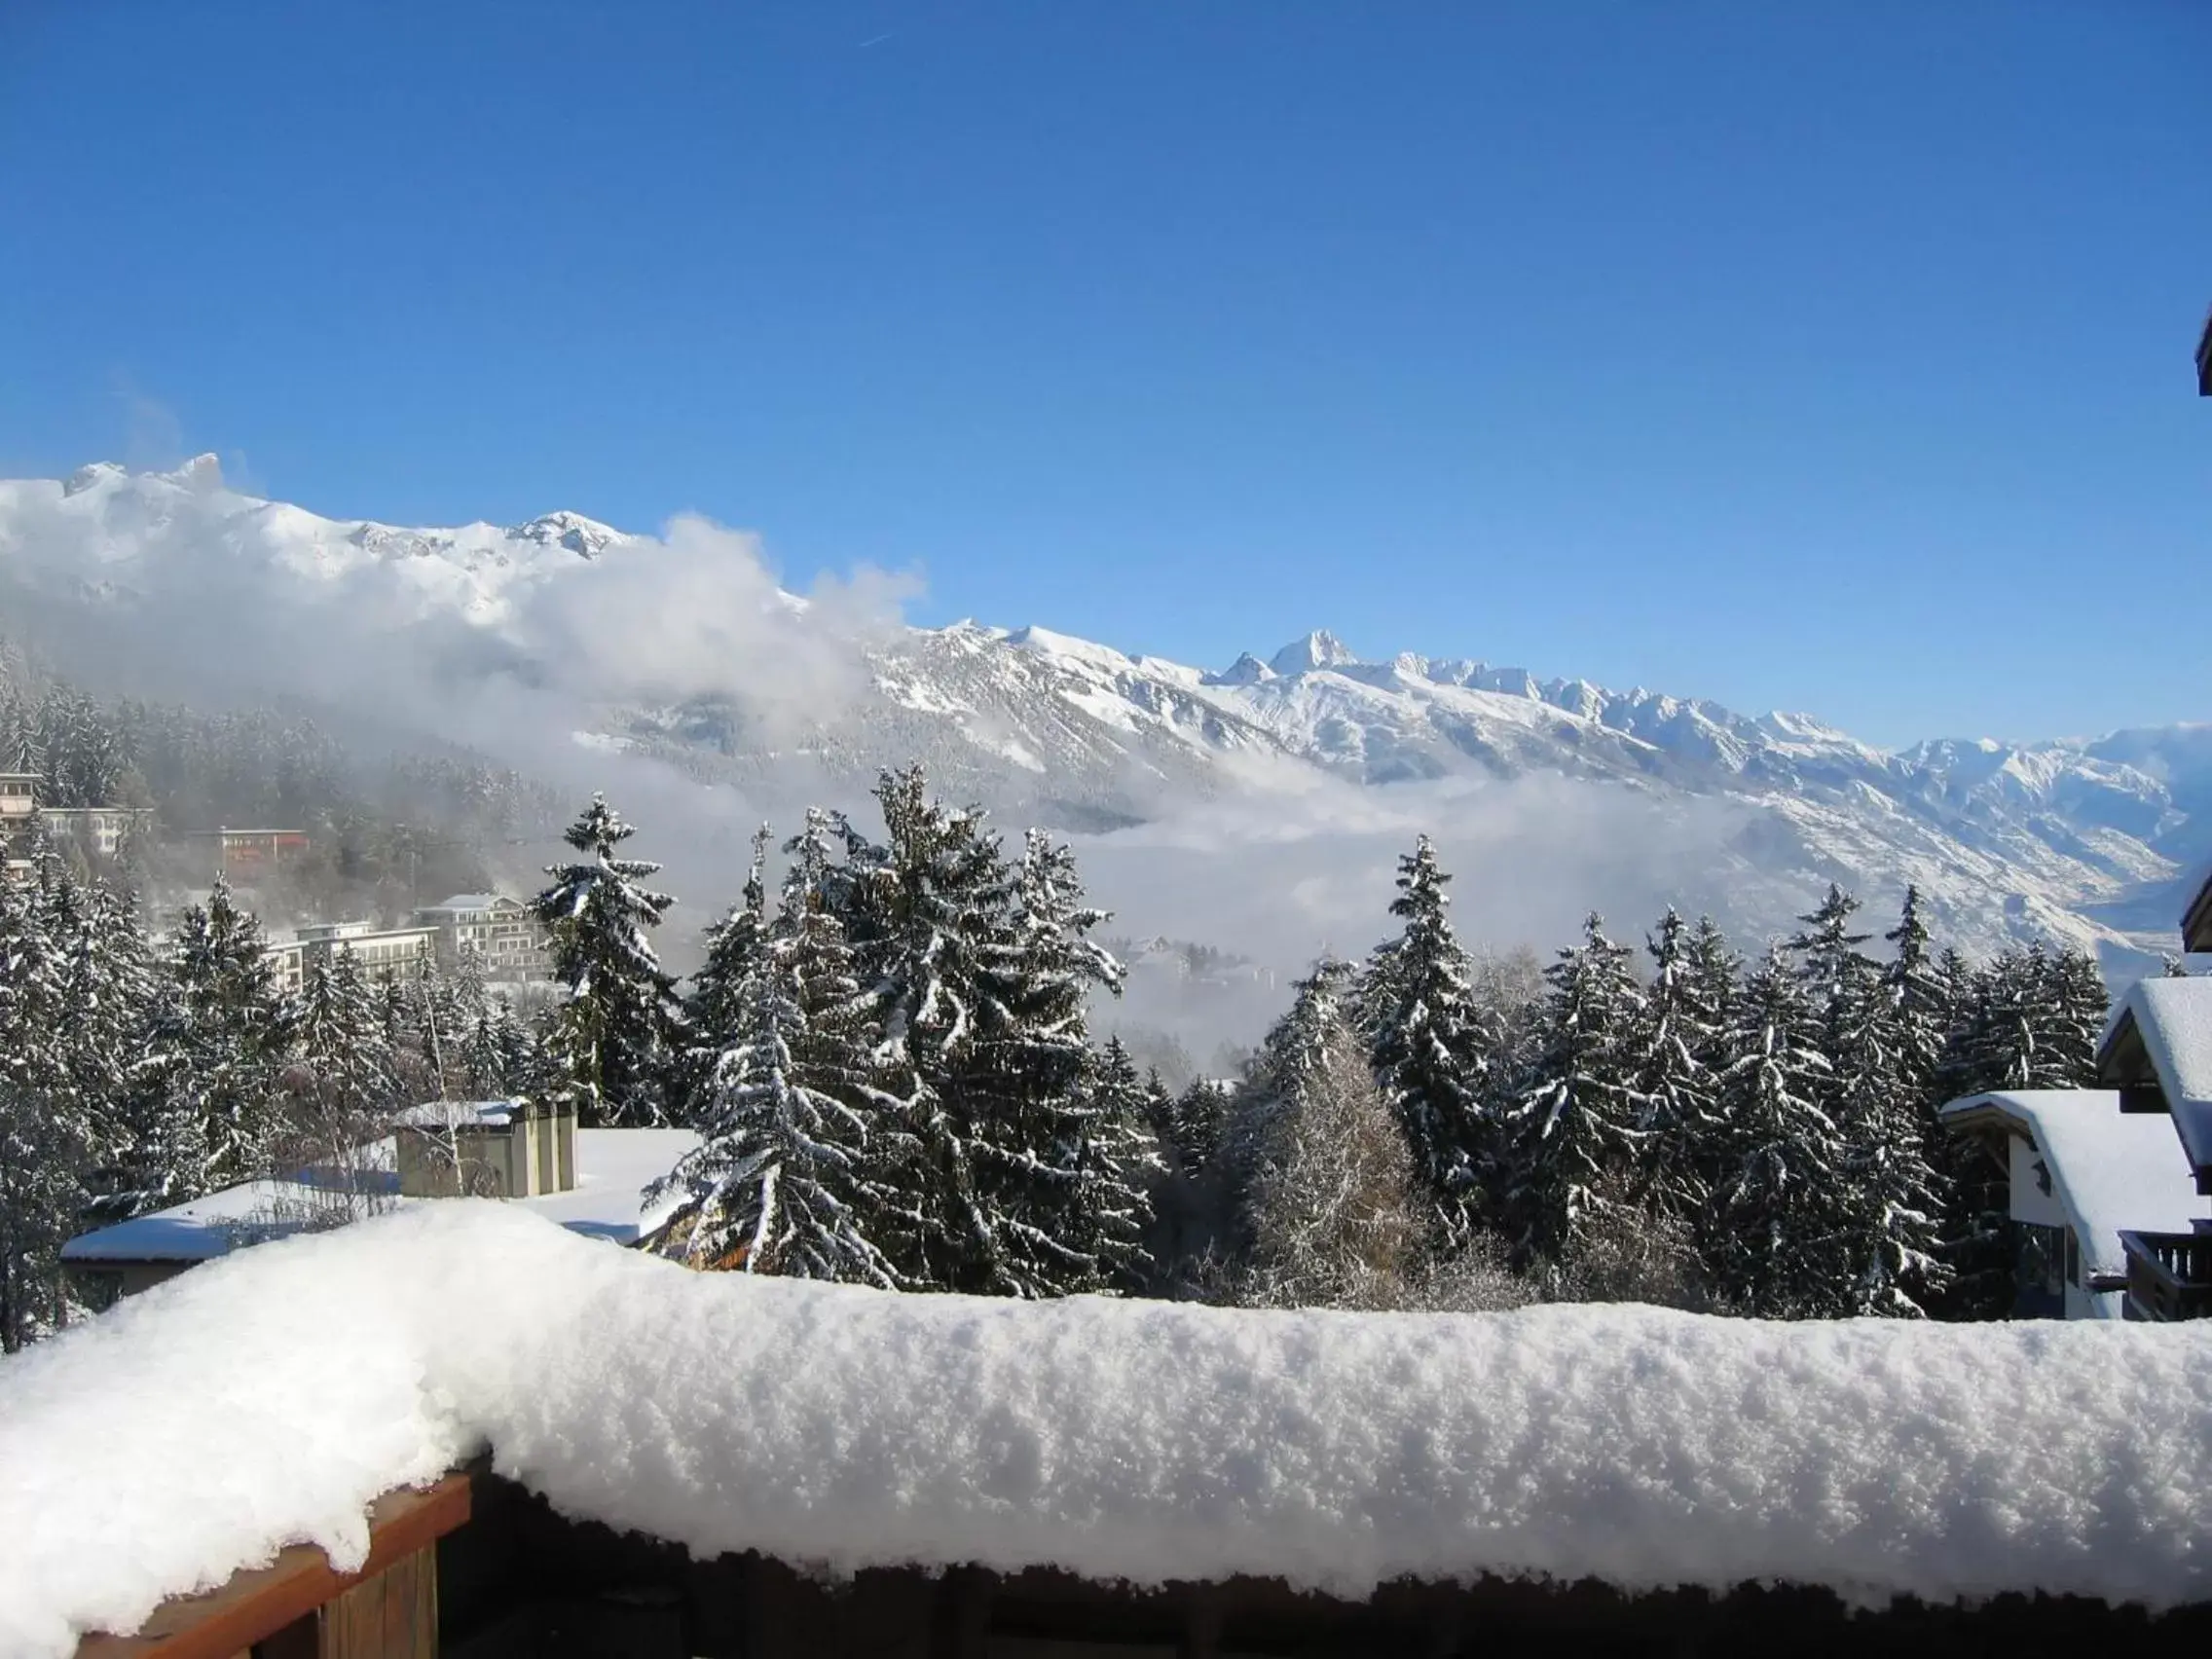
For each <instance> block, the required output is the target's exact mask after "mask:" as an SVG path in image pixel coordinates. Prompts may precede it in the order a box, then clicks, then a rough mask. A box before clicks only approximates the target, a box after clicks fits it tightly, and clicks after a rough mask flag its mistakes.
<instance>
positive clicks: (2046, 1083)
mask: <svg viewBox="0 0 2212 1659" xmlns="http://www.w3.org/2000/svg"><path fill="white" fill-rule="evenodd" d="M1960 1002H1961V1005H1962V1006H1961V1010H1960V1019H1959V1021H1958V1023H1957V1025H1956V1027H1955V1028H1954V1031H1953V1034H1952V1040H1951V1048H1952V1051H1953V1052H1952V1053H1951V1055H1950V1056H1949V1059H1948V1063H1947V1065H1946V1068H1945V1071H1946V1076H1945V1087H1946V1088H1949V1089H1951V1090H1952V1093H1953V1096H1954V1097H1956V1096H1957V1095H1965V1094H1977V1093H1980V1092H1982V1091H1983V1090H1985V1089H2008V1088H2086V1087H2088V1086H2089V1085H2090V1084H2091V1083H2092V1082H2094V1080H2095V1077H2096V1044H2097V1038H2098V1036H2099V1035H2100V1033H2101V1031H2102V1028H2103V1024H2104V1010H2105V1007H2106V1001H2105V992H2104V983H2103V980H2102V979H2101V978H2100V977H2099V976H2098V974H2097V967H2096V963H2095V962H2094V961H2093V960H2091V959H2090V958H2089V957H2088V956H2086V955H2084V954H2083V953H2082V952H2079V951H2067V950H2053V948H2052V947H2051V946H2050V945H2048V944H2046V942H2045V941H2044V940H2036V941H2035V942H2033V943H2032V944H2030V945H2028V946H2027V947H2026V948H2025V949H2021V948H2018V947H2014V948H2012V949H2009V950H2006V951H2003V952H2000V953H1999V954H1998V955H1997V956H1995V957H1993V958H1991V959H1990V960H1989V961H1987V962H1985V963H1983V964H1982V965H1981V966H1980V968H1979V969H1978V970H1976V971H1975V972H1974V974H1973V975H1972V981H1971V986H1970V988H1969V990H1968V993H1967V994H1966V995H1965V996H1963V997H1962V998H1961V999H1960Z"/></svg>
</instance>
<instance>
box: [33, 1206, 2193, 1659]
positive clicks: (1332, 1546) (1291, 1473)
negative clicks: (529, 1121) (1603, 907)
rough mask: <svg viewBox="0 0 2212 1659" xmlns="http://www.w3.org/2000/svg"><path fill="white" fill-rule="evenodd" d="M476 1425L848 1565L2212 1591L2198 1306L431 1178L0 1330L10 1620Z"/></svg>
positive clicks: (596, 1483)
mask: <svg viewBox="0 0 2212 1659" xmlns="http://www.w3.org/2000/svg"><path fill="white" fill-rule="evenodd" d="M487 1444H489V1445H490V1446H491V1448H492V1449H493V1451H494V1453H495V1456H496V1459H497V1463H498V1467H499V1469H500V1470H501V1471H502V1472H504V1473H506V1474H509V1475H512V1476H514V1477H515V1478H517V1479H519V1480H521V1481H523V1482H526V1483H527V1484H529V1485H530V1486H532V1487H535V1488H536V1489H537V1490H538V1491H540V1492H542V1493H545V1494H546V1495H547V1496H548V1497H549V1498H550V1499H551V1500H552V1501H553V1503H554V1504H555V1505H557V1506H558V1507H559V1508H561V1509H562V1510H564V1511H566V1512H568V1513H571V1514H573V1515H580V1516H590V1517H596V1518H598V1519H600V1520H603V1521H608V1522H610V1523H613V1524H615V1525H617V1526H624V1527H635V1528H639V1529H643V1530H646V1531H650V1532H654V1533H657V1534H660V1535H661V1536H664V1537H668V1538H673V1539H678V1540H681V1541H682V1542H684V1543H686V1544H689V1545H690V1546H692V1548H693V1549H695V1550H698V1551H703V1552H712V1551H720V1550H732V1549H744V1548H758V1549H762V1550H766V1551H770V1552H772V1553H774V1554H777V1555H780V1556H783V1557H785V1558H787V1559H790V1560H793V1561H798V1562H813V1563H821V1564H825V1565H827V1566H829V1567H832V1568H838V1569H851V1568H858V1567H866V1566H870V1565H878V1564H880V1565H891V1564H900V1563H921V1564H950V1563H959V1562H977V1563H980V1564H983V1565H986V1566H989V1567H999V1568H1005V1569H1014V1568H1019V1567H1025V1566H1031V1565H1036V1564H1043V1563H1051V1564H1057V1565H1060V1566H1064V1567H1072V1568H1074V1569H1076V1570H1078V1571H1082V1572H1085V1573H1088V1574H1091V1575H1093V1576H1099V1577H1107V1578H1112V1577H1127V1578H1130V1579H1135V1580H1139V1581H1161V1580H1166V1579H1174V1578H1205V1577H1217V1576H1225V1575H1228V1574H1233V1573H1239V1572H1250V1573H1261V1574H1274V1575H1279V1576H1281V1577H1284V1578H1286V1579H1288V1580H1290V1581H1291V1582H1292V1583H1294V1584H1297V1585H1301V1586H1309V1587H1312V1588H1317V1589H1321V1590H1325V1591H1330V1592H1334V1593H1336V1594H1339V1595H1344V1596H1351V1597H1357V1596H1362V1595H1364V1594H1366V1593H1367V1592H1368V1591H1369V1590H1370V1589H1371V1588H1372V1587H1373V1586H1375V1585H1376V1584H1377V1583H1378V1582H1380V1581H1383V1580H1387V1579H1390V1578H1393V1577H1397V1576H1400V1575H1405V1574H1414V1575H1419V1576H1425V1577H1436V1578H1453V1577H1465V1576H1470V1575H1473V1574H1476V1573H1480V1572H1485V1571H1489V1572H1499V1573H1549V1574H1554V1575H1557V1576H1560V1577H1563V1578H1575V1577H1581V1576H1585V1575H1595V1576H1598V1577H1601V1578H1604V1579H1608V1580H1610V1581H1612V1582H1613V1583H1615V1584H1618V1585H1622V1586H1625V1587H1631V1588H1641V1587H1656V1586H1666V1585H1676V1584H1702V1585H1708V1586H1714V1587H1724V1586H1728V1585H1731V1584H1735V1583H1739V1582H1742V1581H1745V1580H1751V1579H1786V1580H1798V1581H1805V1582H1812V1583H1820V1584H1826V1585H1831V1586H1834V1587H1835V1588H1836V1589H1838V1590H1840V1591H1842V1592H1843V1593H1844V1594H1846V1595H1849V1596H1852V1597H1854V1598H1858V1599H1862V1600H1869V1599H1871V1600H1880V1599H1883V1598H1886V1597H1887V1596H1888V1595H1890V1594H1893V1593H1912V1594H1917V1595H1919V1596H1922V1597H1927V1598H1931V1599H1948V1598H1955V1597H1973V1596H1978V1595H1982V1594H1986V1593H1990V1592H1995V1591H2001V1590H2009V1589H2018V1590H2026V1589H2036V1588H2041V1589H2045V1590H2049V1591H2054V1592H2076V1593H2081V1594H2085V1595H2091V1596H2101V1597H2105V1598H2107V1599H2109V1600H2112V1601H2115V1602H2121V1601H2139V1602H2143V1603H2146V1604H2150V1605H2152V1606H2154V1607H2164V1606H2169V1605H2173V1604H2180V1603H2184V1602H2190V1601H2195V1600H2203V1599H2205V1598H2206V1597H2207V1596H2208V1595H2212V1586H2208V1583H2207V1579H2208V1576H2212V1326H2188V1325H2182V1326H2124V1327H2116V1326H2113V1325H2108V1324H2102V1323H2098V1324H2090V1323H2080V1324H2038V1325H2014V1326H1987V1325H1985V1326H1978V1327H1959V1326H1953V1327H1941V1326H1933V1327H1932V1326H1926V1325H1906V1324H1895V1323H1884V1322H1878V1321H1860V1322H1851V1323H1842V1324H1830V1325H1816V1324H1807V1325H1781V1324H1761V1323H1751V1322H1731V1321H1723V1320H1718V1319H1708V1318H1699V1317H1694V1316H1690V1315H1687V1314H1678V1313H1670V1312H1665V1311H1660V1310H1656V1309H1632V1308H1602V1307H1587V1308H1545V1309H1528V1310H1524V1311H1521V1312H1516V1313H1506V1314H1484V1315H1413V1314H1382V1315H1375V1314H1333V1313H1268V1312H1233V1311H1223V1310H1217V1309H1198V1308H1191V1307H1183V1306H1172V1305H1164V1304H1146V1303H1117V1302H1111V1301H1105V1300H1093V1299H1083V1300H1077V1301H1073V1302H1067V1303H1060V1304H1053V1305H1021V1304H1014V1303H1007V1302H990V1301H978V1300H969V1299H962V1298H953V1297H924V1296H910V1297H907V1296H898V1295H892V1294H888V1293H879V1292H873V1291H867V1290H860V1289H848V1288H841V1287H826V1286H809V1285H805V1284H799V1283H791V1282H777V1281H765V1280H749V1279H746V1278H743V1277H739V1276H735V1275H723V1274H699V1273H692V1272H686V1271H684V1270H683V1269H681V1268H678V1267H675V1266H672V1265H669V1264H667V1263H663V1262H660V1261H656V1260H652V1259H649V1258H646V1257H643V1256H640V1255H638V1254H636V1253H634V1252H630V1251H625V1250H621V1249H618V1248H615V1247H613V1246H610V1245H608V1244H605V1243H601V1242H596V1241H593V1240H589V1239H585V1238H581V1237H578V1236H576V1235H572V1234H570V1233H567V1232H565V1231H563V1230H562V1229H560V1228H558V1227H555V1226H553V1225H551V1224H549V1223H547V1222H545V1221H543V1220H542V1219H540V1218H537V1217H535V1216H531V1215H528V1214H525V1213H522V1212H519V1211H517V1210H514V1209H512V1208H503V1207H500V1206H498V1205H495V1204H490V1203H480V1202H464V1201H458V1200H457V1201H454V1202H451V1203H446V1204H440V1205H426V1206H424V1207H423V1208H422V1209H420V1210H415V1211H409V1212H403V1213H400V1214H397V1215H392V1216H387V1217H384V1218H380V1219H378V1220H376V1221H371V1222H366V1223H363V1224H361V1225H359V1226H357V1227H353V1228H350V1229H348V1230H345V1231H342V1232H339V1233H335V1234H328V1235H318V1236H313V1237H304V1238H298V1239H293V1240H289V1241H285V1242H281V1243H276V1244H270V1245H265V1246H262V1247H260V1248H257V1249H253V1250H249V1251H244V1252H241V1253H240V1254H238V1255H235V1256H233V1257H231V1258H229V1259H227V1260H225V1261H222V1262H218V1263H215V1264H213V1265H211V1266H208V1267H205V1268H201V1269H198V1270H196V1271H194V1272H191V1273H189V1274H187V1275H185V1276H184V1277H182V1278H179V1279H177V1280H174V1281H172V1282H171V1283H169V1284H166V1285H163V1286H160V1287H159V1288H157V1289H155V1290H153V1291H150V1292H148V1293H147V1294H145V1295H144V1296H141V1297H139V1298H136V1299H134V1300H133V1301H132V1302H130V1303H129V1304H127V1305H125V1306H124V1307H122V1308H120V1309H117V1310H116V1311H114V1312H112V1313H110V1314H108V1315H105V1316H103V1317H102V1318H100V1319H98V1320H97V1321H95V1322H93V1323H92V1324H91V1325H90V1326H87V1327H84V1328H81V1329H79V1330H76V1331H74V1332H72V1333H69V1334H66V1335H64V1336H63V1337H61V1338H60V1339H58V1340H57V1341H55V1342H53V1343H51V1344H49V1345H46V1346H43V1347H41V1348H38V1349H34V1350H32V1351H30V1352H27V1353H25V1354H22V1355H19V1356H18V1357H17V1358H15V1359H12V1360H10V1361H8V1362H6V1364H5V1365H0V1470H5V1471H6V1476H5V1479H4V1480H0V1539H4V1540H6V1543H5V1547H4V1548H0V1652H5V1653H8V1654H11V1655H15V1654H25V1655H29V1654H55V1655H60V1654H66V1653H67V1652H68V1651H69V1649H70V1645H71V1641H72V1633H74V1632H77V1631H81V1630H84V1629H87V1628H92V1627H103V1626H104V1627H107V1628H111V1629H118V1630H128V1629H129V1628H131V1627H132V1626H133V1625H134V1624H135V1623H136V1622H137V1621H138V1620H139V1619H141V1618H142V1617H143V1616H144V1615H145V1613H146V1612H147V1611H148V1610H149V1609H150V1608H151V1607H152V1606H153V1605H154V1604H155V1603H156V1602H157V1601H158V1600H159V1599H160V1598H162V1597H163V1596H165V1595H167V1594H171V1593H174V1592H179V1591H184V1590H189V1589H192V1588H194V1587H196V1586H200V1585H205V1584H209V1583H213V1582H217V1581H220V1580H221V1579H222V1578H224V1577H225V1576H227V1575H228V1574H229V1573H230V1572H231V1571H233V1570H234V1569H235V1568H237V1567H240V1566H241V1565H243V1564H245V1563H249V1562H254V1561H258V1560H261V1559H263V1558H265V1557H267V1556H269V1555H270V1554H271V1553H272V1552H273V1551H275V1550H276V1548H278V1547H279V1546H281V1545H282V1544H284V1543H286V1542H289V1541H294V1540H299V1539H311V1540H313V1541H315V1542H317V1543H320V1544H322V1545H323V1546H324V1547H325V1548H326V1549H328V1550H329V1551H330V1552H331V1554H332V1556H333V1557H334V1558H335V1559H337V1560H338V1561H339V1562H341V1563H342V1564H343V1563H346V1562H349V1561H351V1560H355V1559H357V1558H358V1557H359V1555H360V1553H361V1551H362V1549H363V1548H364V1544H365V1538H364V1528H363V1520H362V1514H363V1510H364V1509H365V1507H366V1505H367V1504H368V1502H369V1501H370V1499H371V1498H372V1497H374V1496H375V1495H376V1494H377V1493H381V1492H383V1491H385V1490H386V1489H387V1488H390V1487H392V1486H395V1485H397V1484H399V1483H401V1482H407V1481H419V1480H423V1479H426V1478H428V1477H430V1476H432V1475H434V1474H436V1473H437V1472H438V1471H440V1470H441V1469H443V1468H445V1467H447V1466H448V1465H450V1464H452V1463H453V1462H455V1461H456V1460H458V1459H460V1458H462V1457H464V1456H468V1455H470V1454H471V1453H473V1452H475V1451H477V1450H479V1449H480V1448H482V1447H483V1446H485V1445H487Z"/></svg>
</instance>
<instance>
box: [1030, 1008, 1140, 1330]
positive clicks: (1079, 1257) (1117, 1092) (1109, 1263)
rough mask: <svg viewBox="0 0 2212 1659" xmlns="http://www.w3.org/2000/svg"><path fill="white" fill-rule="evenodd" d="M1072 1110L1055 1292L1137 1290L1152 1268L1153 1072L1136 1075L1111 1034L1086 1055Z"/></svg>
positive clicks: (1066, 1139) (1123, 1048) (1119, 1042)
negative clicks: (1065, 1262)
mask: <svg viewBox="0 0 2212 1659" xmlns="http://www.w3.org/2000/svg"><path fill="white" fill-rule="evenodd" d="M1087 1059H1088V1064H1087V1066H1086V1071H1085V1076H1084V1078H1083V1080H1082V1083H1081V1084H1080V1086H1079V1088H1078V1090H1077V1093H1076V1096H1075V1103H1074V1110H1073V1111H1072V1112H1070V1113H1068V1114H1066V1116H1067V1118H1068V1120H1069V1121H1068V1123H1067V1124H1066V1125H1065V1127H1064V1128H1063V1131H1062V1133H1063V1137H1064V1143H1065V1145H1066V1147H1067V1149H1068V1150H1067V1151H1066V1152H1065V1153H1063V1155H1062V1157H1061V1160H1060V1162H1061V1166H1062V1167H1063V1168H1064V1169H1065V1170H1066V1171H1067V1172H1068V1174H1069V1175H1070V1176H1071V1177H1072V1180H1071V1182H1070V1186H1071V1188H1072V1192H1071V1195H1070V1201H1067V1202H1064V1203H1063V1204H1061V1205H1060V1206H1059V1221H1060V1225H1061V1226H1062V1227H1063V1229H1064V1231H1063V1232H1062V1233H1061V1234H1060V1235H1059V1238H1058V1243H1059V1244H1060V1246H1061V1247H1062V1248H1063V1249H1064V1250H1065V1251H1066V1252H1067V1253H1068V1255H1069V1256H1070V1257H1071V1258H1072V1271H1070V1270H1063V1271H1062V1272H1061V1273H1060V1275H1059V1278H1058V1282H1057V1288H1058V1289H1060V1290H1063V1291H1076V1290H1124V1291H1135V1290H1141V1289H1142V1288H1143V1287H1144V1285H1145V1283H1146V1282H1147V1278H1148V1274H1149V1272H1150V1270H1151V1269H1152V1268H1153V1266H1154V1263H1153V1261H1152V1257H1151V1254H1150V1252H1149V1251H1148V1249H1147V1247H1146V1240H1147V1238H1148V1237H1149V1236H1150V1235H1151V1234H1152V1230H1153V1224H1154V1215H1153V1200H1152V1194H1153V1189H1154V1186H1155V1184H1156V1183H1157V1181H1158V1179H1159V1177H1160V1175H1161V1171H1162V1169H1163V1167H1164V1165H1163V1163H1162V1161H1161V1151H1160V1141H1159V1135H1158V1131H1157V1130H1156V1128H1155V1126H1154V1125H1155V1124H1156V1123H1157V1122H1158V1121H1159V1119H1160V1118H1161V1115H1162V1114H1163V1112H1164V1110H1165V1107H1166V1092H1167V1091H1166V1090H1165V1089H1164V1088H1162V1087H1161V1082H1160V1077H1159V1074H1158V1073H1157V1072H1156V1073H1154V1074H1153V1075H1152V1076H1150V1077H1149V1078H1144V1077H1139V1076H1138V1075H1137V1068H1136V1062H1135V1061H1134V1060H1133V1059H1131V1058H1130V1056H1129V1051H1128V1049H1127V1047H1126V1046H1125V1045H1124V1043H1123V1042H1122V1039H1121V1038H1120V1037H1119V1036H1114V1037H1109V1038H1108V1039H1107V1040H1106V1046H1105V1048H1104V1049H1102V1050H1099V1051H1096V1052H1095V1053H1093V1054H1090V1055H1088V1056H1087Z"/></svg>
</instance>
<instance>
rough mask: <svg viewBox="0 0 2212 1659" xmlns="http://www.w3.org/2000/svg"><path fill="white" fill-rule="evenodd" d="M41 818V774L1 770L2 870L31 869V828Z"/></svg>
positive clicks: (15, 871) (10, 871)
mask: <svg viewBox="0 0 2212 1659" xmlns="http://www.w3.org/2000/svg"><path fill="white" fill-rule="evenodd" d="M37 817H38V774H37V773H36V772H0V873H5V874H8V875H17V874H20V873H21V872H23V871H25V870H27V869H29V868H30V866H31V865H30V858H29V856H28V855H29V851H30V848H29V841H30V830H31V825H32V823H33V822H34V821H35V820H36V819H37Z"/></svg>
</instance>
